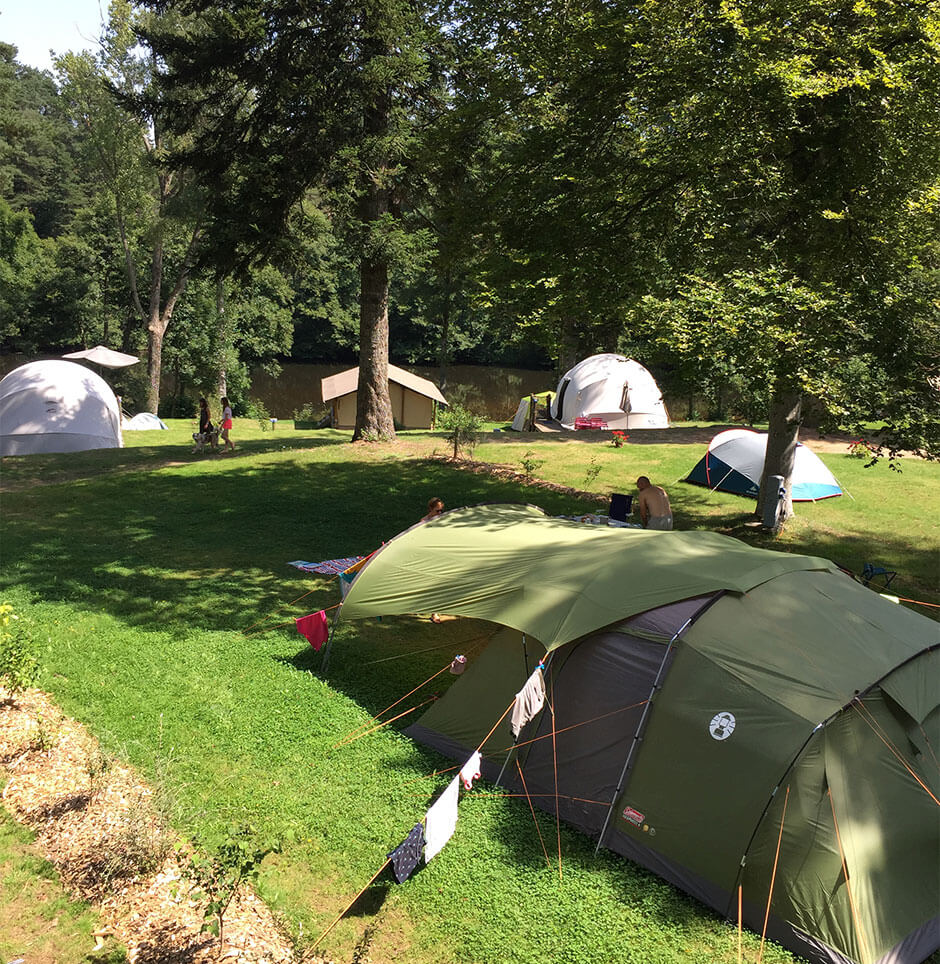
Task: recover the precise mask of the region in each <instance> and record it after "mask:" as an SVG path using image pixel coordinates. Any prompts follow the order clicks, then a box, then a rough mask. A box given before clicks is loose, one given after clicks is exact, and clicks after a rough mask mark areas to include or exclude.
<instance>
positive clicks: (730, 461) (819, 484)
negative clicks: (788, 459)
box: [685, 428, 842, 502]
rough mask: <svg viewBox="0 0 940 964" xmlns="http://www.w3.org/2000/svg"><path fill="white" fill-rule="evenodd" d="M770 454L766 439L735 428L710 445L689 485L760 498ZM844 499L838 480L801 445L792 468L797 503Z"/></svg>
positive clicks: (750, 431)
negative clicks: (762, 478) (764, 472)
mask: <svg viewBox="0 0 940 964" xmlns="http://www.w3.org/2000/svg"><path fill="white" fill-rule="evenodd" d="M766 453H767V435H766V433H765V432H754V431H752V430H751V429H745V428H732V429H729V430H728V431H726V432H720V433H719V434H718V435H716V436H715V437H714V438H713V439H712V440H711V442H709V443H708V451H707V452H706V453H705V455H704V456H703V457H702V458H701V459H699V461H698V464H697V465H696V466H695V468H694V469H692V471H691V472H690V473H689V474H688V477H687V478H686V479H685V481H686V482H692V483H694V484H695V485H704V486H706V487H707V488H709V489H717V490H718V491H719V492H731V493H733V494H734V495H745V496H748V497H749V498H757V493H758V491H759V490H760V477H761V472H762V471H763V468H764V457H765V455H766ZM837 495H842V488H841V486H840V485H839V483H838V482H837V481H836V479H835V476H834V475H833V474H832V473H831V472H830V471H829V469H827V468H826V466H825V465H823V463H822V461H820V459H819V457H818V456H817V455H815V453H813V452H811V451H810V450H809V449H808V448H806V446H805V445H802V444H800V445H798V446H797V449H796V461H795V463H794V466H793V490H792V497H793V501H794V502H817V501H818V500H819V499H831V498H833V497H834V496H837Z"/></svg>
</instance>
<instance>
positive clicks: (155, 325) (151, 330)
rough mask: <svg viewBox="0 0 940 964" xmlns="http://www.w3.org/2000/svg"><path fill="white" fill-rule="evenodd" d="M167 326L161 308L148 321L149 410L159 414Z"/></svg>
mask: <svg viewBox="0 0 940 964" xmlns="http://www.w3.org/2000/svg"><path fill="white" fill-rule="evenodd" d="M165 332H166V327H165V326H164V325H163V323H162V322H161V320H160V312H159V309H158V310H157V311H156V312H151V315H150V318H149V319H148V321H147V379H148V381H147V411H148V412H153V414H154V415H158V414H159V413H158V412H157V409H158V408H159V407H160V375H161V372H162V371H163V335H164V333H165Z"/></svg>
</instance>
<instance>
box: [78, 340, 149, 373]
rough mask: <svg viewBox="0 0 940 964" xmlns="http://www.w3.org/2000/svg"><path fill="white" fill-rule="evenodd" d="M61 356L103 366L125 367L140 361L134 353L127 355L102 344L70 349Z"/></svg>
mask: <svg viewBox="0 0 940 964" xmlns="http://www.w3.org/2000/svg"><path fill="white" fill-rule="evenodd" d="M62 357H63V358H73V359H76V360H81V361H89V362H93V363H94V364H95V365H101V366H102V367H104V368H127V367H128V366H129V365H136V364H137V362H139V361H140V359H139V358H138V357H137V356H136V355H127V354H125V353H124V352H122V351H115V350H114V349H113V348H105V347H104V345H95V347H94V348H86V349H85V350H84V351H72V352H69V353H68V354H67V355H63V356H62Z"/></svg>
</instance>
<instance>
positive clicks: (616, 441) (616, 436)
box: [610, 429, 630, 449]
mask: <svg viewBox="0 0 940 964" xmlns="http://www.w3.org/2000/svg"><path fill="white" fill-rule="evenodd" d="M628 438H630V436H629V435H627V433H626V432H621V431H620V430H619V429H616V430H614V431H613V432H611V433H610V444H611V445H613V447H614V448H615V449H622V448H623V447H624V445H625V444H626V441H627V439H628Z"/></svg>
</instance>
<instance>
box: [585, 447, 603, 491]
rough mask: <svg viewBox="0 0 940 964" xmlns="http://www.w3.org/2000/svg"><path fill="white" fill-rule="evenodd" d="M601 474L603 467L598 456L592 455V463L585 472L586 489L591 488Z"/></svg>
mask: <svg viewBox="0 0 940 964" xmlns="http://www.w3.org/2000/svg"><path fill="white" fill-rule="evenodd" d="M600 474H601V467H600V465H598V463H597V456H596V455H592V456H591V461H590V462H589V463H588V467H587V469H586V470H585V472H584V485H585V487H586V488H588V489H590V487H591V486H592V485H593V484H594V483H595V482H596V481H597V477H598V476H599V475H600Z"/></svg>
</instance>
